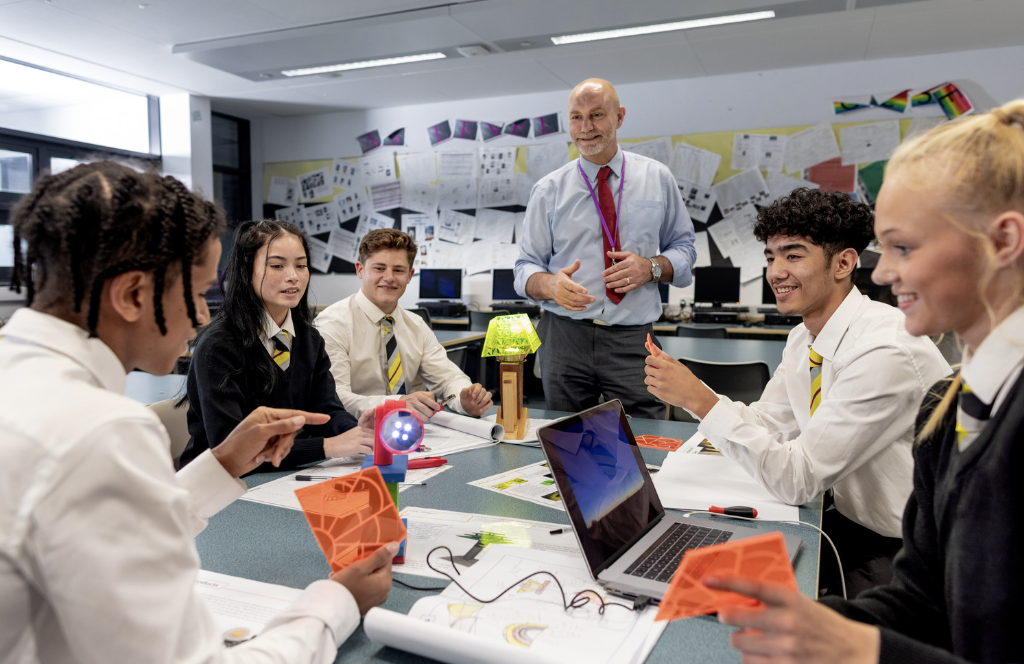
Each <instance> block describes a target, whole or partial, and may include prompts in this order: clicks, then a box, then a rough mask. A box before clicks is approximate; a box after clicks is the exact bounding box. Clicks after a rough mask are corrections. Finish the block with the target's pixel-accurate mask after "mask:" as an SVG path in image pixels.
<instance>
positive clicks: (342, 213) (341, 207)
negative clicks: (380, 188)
mask: <svg viewBox="0 0 1024 664" xmlns="http://www.w3.org/2000/svg"><path fill="white" fill-rule="evenodd" d="M364 203H366V187H356V188H355V189H349V190H348V191H344V192H342V193H340V194H338V195H337V196H335V197H334V205H335V206H337V208H338V221H347V220H349V219H351V218H353V217H358V216H359V215H360V214H362V213H363V208H364V207H365V206H364Z"/></svg>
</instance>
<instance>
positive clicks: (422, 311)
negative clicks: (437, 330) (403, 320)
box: [406, 307, 434, 330]
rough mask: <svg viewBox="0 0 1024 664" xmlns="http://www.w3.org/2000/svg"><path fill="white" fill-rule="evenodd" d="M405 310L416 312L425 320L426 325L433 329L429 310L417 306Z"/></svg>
mask: <svg viewBox="0 0 1024 664" xmlns="http://www.w3.org/2000/svg"><path fill="white" fill-rule="evenodd" d="M406 311H408V312H409V313H412V314H416V315H417V316H419V317H420V318H422V319H423V320H424V321H426V323H427V327H429V328H430V329H431V330H433V329H434V324H433V323H431V322H430V312H429V311H427V310H426V309H424V308H423V307H417V308H415V309H406Z"/></svg>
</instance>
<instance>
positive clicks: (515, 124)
mask: <svg viewBox="0 0 1024 664" xmlns="http://www.w3.org/2000/svg"><path fill="white" fill-rule="evenodd" d="M501 133H503V134H508V135H509V136H518V137H519V138H529V137H530V118H519V119H518V120H513V121H512V122H509V123H506V124H505V127H504V128H503V129H502V130H501Z"/></svg>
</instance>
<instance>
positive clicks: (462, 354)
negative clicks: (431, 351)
mask: <svg viewBox="0 0 1024 664" xmlns="http://www.w3.org/2000/svg"><path fill="white" fill-rule="evenodd" d="M444 350H445V352H446V353H448V359H449V360H451V362H452V363H453V364H454V365H455V366H457V367H458V368H459V371H461V372H462V373H466V355H467V351H468V350H469V346H452V347H451V348H445V349H444Z"/></svg>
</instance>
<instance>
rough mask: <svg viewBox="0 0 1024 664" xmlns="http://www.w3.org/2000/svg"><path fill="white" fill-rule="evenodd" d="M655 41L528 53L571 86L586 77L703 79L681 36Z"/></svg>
mask: <svg viewBox="0 0 1024 664" xmlns="http://www.w3.org/2000/svg"><path fill="white" fill-rule="evenodd" d="M659 37H660V39H659V40H658V42H660V43H649V44H645V45H636V44H637V41H638V40H639V39H640V38H634V39H631V40H628V41H629V42H630V43H631V44H630V45H628V46H627V45H625V42H626V41H627V40H623V46H621V47H618V48H615V47H612V48H609V45H608V44H605V45H604V46H602V45H601V43H599V42H590V43H586V44H574V45H572V46H560V47H554V48H547V49H543V50H542V51H529V53H531V54H532V55H533V57H534V58H535V59H536V60H537V61H538V62H540V63H541V64H542V65H544V66H545V67H546V68H547V69H550V70H551V72H552V73H554V74H555V75H557V76H558V77H559V78H561V79H562V80H564V81H566V82H567V83H568V84H569V85H570V86H573V85H576V83H578V82H580V81H583V80H585V79H588V78H595V77H596V78H603V79H606V80H609V81H612V82H613V83H615V84H620V83H640V82H643V81H662V80H667V79H674V78H690V77H693V76H703V75H704V68H703V67H702V66H701V64H700V61H699V60H698V59H697V56H696V54H695V52H694V50H693V48H692V47H691V46H690V44H689V43H688V42H687V41H686V39H685V38H684V37H682V36H681V35H678V34H677V35H672V36H671V37H669V36H665V35H660V36H659Z"/></svg>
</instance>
